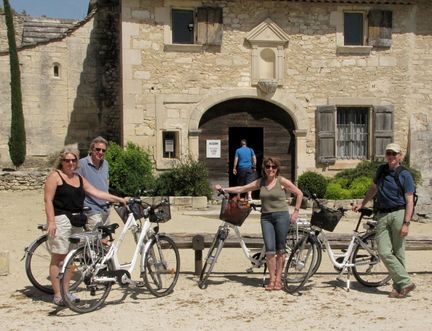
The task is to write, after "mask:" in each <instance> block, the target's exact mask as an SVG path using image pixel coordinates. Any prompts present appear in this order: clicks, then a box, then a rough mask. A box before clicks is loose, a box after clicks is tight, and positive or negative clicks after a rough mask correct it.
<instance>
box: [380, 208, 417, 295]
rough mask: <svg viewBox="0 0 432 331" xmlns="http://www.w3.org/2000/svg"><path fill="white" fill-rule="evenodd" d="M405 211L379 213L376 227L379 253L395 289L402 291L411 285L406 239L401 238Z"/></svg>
mask: <svg viewBox="0 0 432 331" xmlns="http://www.w3.org/2000/svg"><path fill="white" fill-rule="evenodd" d="M404 216H405V210H403V209H402V210H398V211H394V212H392V213H379V214H378V215H377V220H378V225H377V227H376V237H375V238H376V241H377V244H378V253H379V255H380V257H381V259H382V261H383V262H384V265H385V266H386V268H387V269H388V271H389V274H390V276H391V278H392V280H393V288H395V289H396V290H398V291H400V290H401V289H402V288H404V287H406V286H408V285H410V284H411V278H410V276H409V275H408V272H407V271H406V269H405V237H401V236H400V230H401V228H402V225H403V220H404Z"/></svg>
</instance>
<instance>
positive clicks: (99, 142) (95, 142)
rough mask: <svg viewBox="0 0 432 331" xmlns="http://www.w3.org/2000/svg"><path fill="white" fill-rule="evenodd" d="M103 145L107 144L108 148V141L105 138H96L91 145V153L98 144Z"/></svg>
mask: <svg viewBox="0 0 432 331" xmlns="http://www.w3.org/2000/svg"><path fill="white" fill-rule="evenodd" d="M101 143H102V144H105V146H106V147H108V141H107V140H106V139H105V138H104V137H101V136H98V137H96V138H94V139H93V140H92V141H91V143H90V147H89V153H91V151H92V150H93V147H94V146H95V145H96V144H101Z"/></svg>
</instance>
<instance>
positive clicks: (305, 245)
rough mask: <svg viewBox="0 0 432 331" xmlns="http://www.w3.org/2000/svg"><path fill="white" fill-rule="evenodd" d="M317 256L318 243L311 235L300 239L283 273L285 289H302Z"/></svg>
mask: <svg viewBox="0 0 432 331" xmlns="http://www.w3.org/2000/svg"><path fill="white" fill-rule="evenodd" d="M316 258H317V245H316V242H315V241H314V240H312V239H311V238H310V237H309V236H307V237H304V238H303V239H302V240H301V241H299V242H298V243H297V244H296V246H295V247H294V249H293V251H292V252H291V255H290V257H289V258H288V262H287V263H286V266H285V272H284V274H283V280H284V289H285V291H286V292H288V293H295V292H298V291H300V290H301V289H302V288H303V286H304V284H305V283H306V282H307V280H308V279H309V277H310V276H311V275H312V271H313V267H314V265H315V262H316Z"/></svg>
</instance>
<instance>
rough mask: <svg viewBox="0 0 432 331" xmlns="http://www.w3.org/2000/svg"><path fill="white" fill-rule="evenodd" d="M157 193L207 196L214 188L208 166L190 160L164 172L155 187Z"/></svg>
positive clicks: (209, 195)
mask: <svg viewBox="0 0 432 331" xmlns="http://www.w3.org/2000/svg"><path fill="white" fill-rule="evenodd" d="M154 191H155V195H172V196H206V197H208V198H210V197H211V194H212V190H211V187H210V184H209V182H208V172H207V168H206V167H205V166H204V165H203V164H202V163H200V162H198V161H193V160H188V161H186V162H182V163H181V164H179V165H177V166H175V167H174V168H173V169H171V170H169V171H167V172H164V173H162V174H161V175H160V176H159V177H158V178H157V179H156V183H155V187H154Z"/></svg>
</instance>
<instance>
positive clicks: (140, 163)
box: [105, 142, 154, 196]
mask: <svg viewBox="0 0 432 331" xmlns="http://www.w3.org/2000/svg"><path fill="white" fill-rule="evenodd" d="M105 158H106V159H107V161H108V162H109V177H110V188H111V189H112V190H113V191H114V192H116V193H118V194H123V195H128V196H133V195H136V194H137V193H138V192H139V190H141V189H151V188H152V186H153V184H154V178H153V175H152V163H151V159H150V156H149V154H148V153H147V152H145V151H144V150H143V149H142V148H141V147H139V146H138V145H135V144H133V143H131V142H129V143H127V145H126V148H124V149H123V148H122V147H121V146H119V145H117V144H116V143H113V142H110V144H109V148H108V150H107V153H106V155H105Z"/></svg>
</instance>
